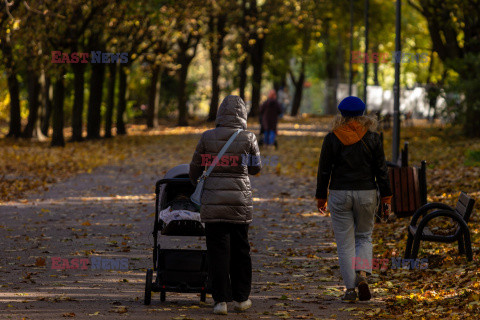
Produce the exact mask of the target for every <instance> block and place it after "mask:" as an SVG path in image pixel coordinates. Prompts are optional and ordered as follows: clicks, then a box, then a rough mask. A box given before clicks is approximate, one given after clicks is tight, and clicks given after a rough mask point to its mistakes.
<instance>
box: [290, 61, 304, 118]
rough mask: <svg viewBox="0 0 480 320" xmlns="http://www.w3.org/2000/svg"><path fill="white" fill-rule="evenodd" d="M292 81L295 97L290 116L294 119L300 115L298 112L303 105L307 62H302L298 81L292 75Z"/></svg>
mask: <svg viewBox="0 0 480 320" xmlns="http://www.w3.org/2000/svg"><path fill="white" fill-rule="evenodd" d="M292 81H293V83H294V84H295V93H294V95H293V102H292V112H291V114H290V115H291V116H292V117H295V116H296V115H297V114H298V111H299V110H300V106H301V104H302V94H303V83H304V82H305V62H303V61H302V66H301V70H300V75H299V77H298V80H297V81H295V79H293V75H292Z"/></svg>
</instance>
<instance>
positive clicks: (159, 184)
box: [155, 178, 191, 195]
mask: <svg viewBox="0 0 480 320" xmlns="http://www.w3.org/2000/svg"><path fill="white" fill-rule="evenodd" d="M187 181H188V182H191V180H190V178H168V179H160V180H158V181H157V183H156V184H155V194H157V195H158V193H159V192H160V186H161V185H162V184H166V183H170V182H173V183H175V182H187Z"/></svg>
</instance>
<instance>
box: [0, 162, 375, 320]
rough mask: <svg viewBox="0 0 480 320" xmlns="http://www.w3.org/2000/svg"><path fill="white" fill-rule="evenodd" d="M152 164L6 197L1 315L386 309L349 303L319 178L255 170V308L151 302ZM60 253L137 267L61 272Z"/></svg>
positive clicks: (174, 299) (174, 298)
mask: <svg viewBox="0 0 480 320" xmlns="http://www.w3.org/2000/svg"><path fill="white" fill-rule="evenodd" d="M144 169H145V168H144V167H142V165H141V163H139V164H138V165H135V162H134V161H133V162H131V163H130V164H128V165H124V166H121V167H115V166H108V167H100V168H97V169H96V170H94V171H93V172H91V173H90V174H80V175H78V176H76V177H73V178H71V179H69V180H65V181H62V182H59V183H57V184H55V185H52V186H51V187H50V189H49V190H48V191H46V192H43V193H39V194H30V195H29V196H28V197H27V199H26V200H22V201H17V202H9V203H4V204H0V280H1V281H0V319H22V318H24V319H65V318H74V319H217V318H218V319H280V318H283V319H352V318H360V319H363V318H365V314H364V312H369V313H372V312H373V313H378V312H379V311H380V309H381V308H383V306H384V303H383V302H382V301H381V300H378V299H374V300H373V301H371V302H368V303H356V304H345V303H342V302H340V300H339V296H341V294H342V290H343V288H342V286H341V283H340V282H339V270H338V267H337V265H338V264H337V260H336V249H335V245H334V243H333V233H332V231H331V228H330V220H329V217H325V216H321V215H320V214H318V213H317V212H315V207H314V203H313V200H312V195H313V193H314V189H313V188H314V177H311V178H309V179H307V180H306V181H304V180H302V181H299V180H292V179H290V178H285V177H279V176H276V175H272V174H264V175H259V176H256V177H252V184H253V187H254V197H255V218H254V223H253V224H252V226H251V229H250V230H251V238H250V240H251V243H252V258H253V263H254V272H253V290H252V295H251V298H252V301H253V308H252V309H251V310H249V311H248V312H246V313H244V314H237V313H234V312H233V310H232V312H231V313H229V315H228V317H222V316H214V315H213V314H212V313H211V311H212V309H211V306H212V299H211V297H208V298H207V303H206V304H200V303H199V296H198V295H196V294H174V293H168V294H167V301H166V302H165V303H161V302H160V299H159V294H154V295H153V297H152V304H151V305H150V306H144V305H143V292H144V285H145V270H146V268H149V267H151V264H152V260H151V252H152V241H153V240H152V237H151V231H152V225H153V219H154V218H153V213H154V194H153V192H154V184H155V181H156V180H157V179H158V178H161V174H160V173H159V172H155V171H154V170H150V169H148V170H147V169H145V170H144ZM185 240H188V241H190V243H192V246H194V247H195V246H198V245H201V243H202V241H201V240H199V239H196V238H195V239H185ZM182 241H184V240H182V239H180V240H177V241H170V244H172V243H173V245H175V244H178V245H184V243H183V242H182ZM52 257H61V258H67V259H73V258H79V259H81V258H87V257H90V258H92V257H101V258H127V259H128V266H129V270H128V271H118V270H116V271H108V270H92V269H91V268H90V267H89V268H88V269H87V270H82V269H68V270H55V269H52ZM230 309H233V307H230ZM375 309H376V311H375ZM371 310H373V311H371Z"/></svg>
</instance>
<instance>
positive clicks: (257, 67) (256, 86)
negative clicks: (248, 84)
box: [249, 36, 265, 117]
mask: <svg viewBox="0 0 480 320" xmlns="http://www.w3.org/2000/svg"><path fill="white" fill-rule="evenodd" d="M264 48H265V36H264V37H263V38H261V39H260V38H258V37H257V39H256V42H255V45H254V46H253V49H252V66H253V74H252V108H251V109H250V113H249V116H250V117H256V116H257V115H258V113H259V112H260V95H261V92H262V69H263V53H264Z"/></svg>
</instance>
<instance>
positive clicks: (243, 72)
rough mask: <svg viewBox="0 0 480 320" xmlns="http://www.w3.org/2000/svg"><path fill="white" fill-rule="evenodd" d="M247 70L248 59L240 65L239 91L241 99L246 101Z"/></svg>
mask: <svg viewBox="0 0 480 320" xmlns="http://www.w3.org/2000/svg"><path fill="white" fill-rule="evenodd" d="M247 68H248V59H247V58H245V59H243V61H242V63H240V71H239V73H240V74H239V78H240V79H239V84H238V91H239V95H240V98H242V100H243V101H245V87H246V86H247Z"/></svg>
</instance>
